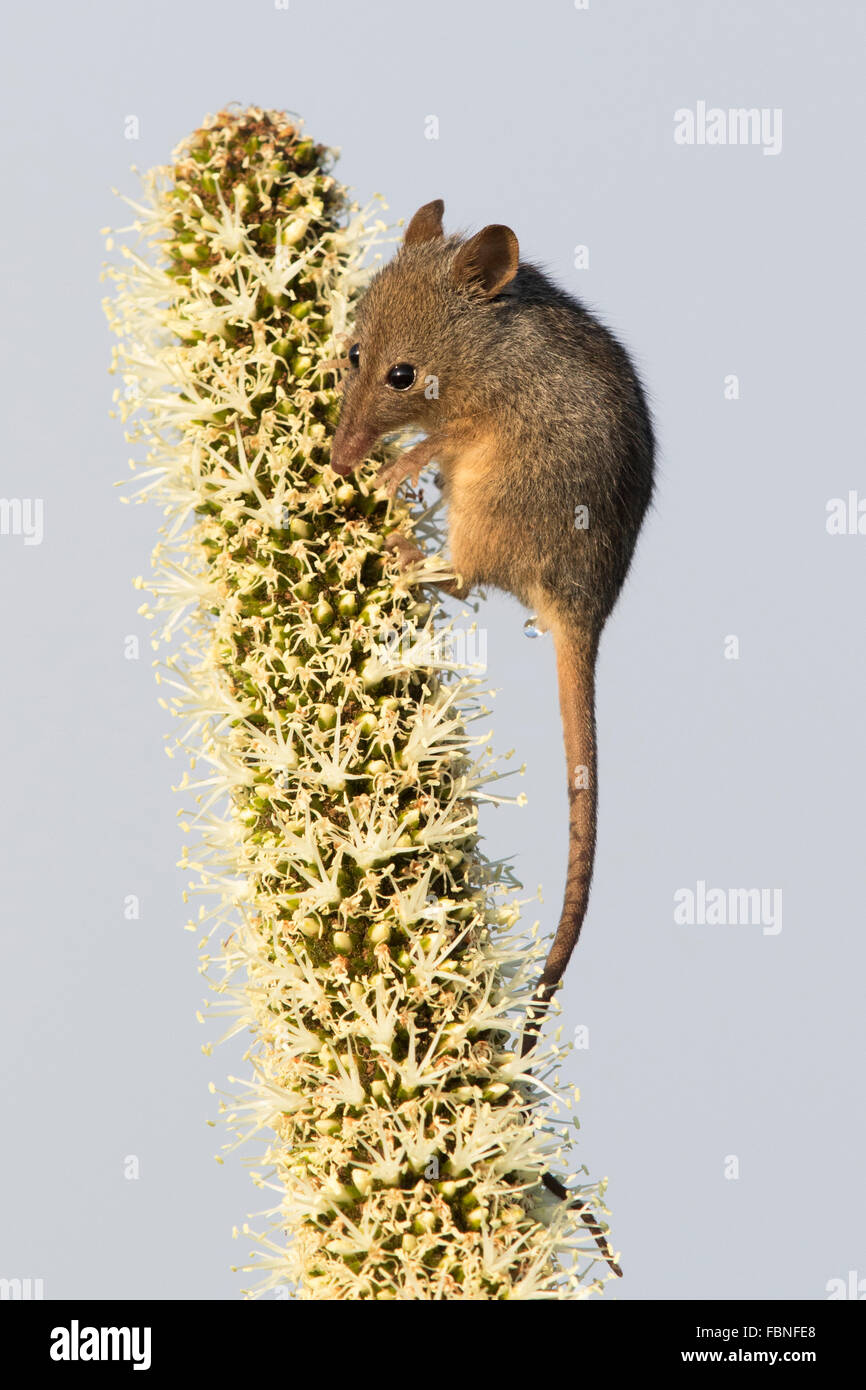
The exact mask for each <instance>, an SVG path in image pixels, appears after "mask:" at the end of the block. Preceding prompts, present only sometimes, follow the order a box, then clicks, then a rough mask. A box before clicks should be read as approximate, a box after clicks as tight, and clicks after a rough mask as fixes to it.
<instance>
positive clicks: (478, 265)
mask: <svg viewBox="0 0 866 1390" xmlns="http://www.w3.org/2000/svg"><path fill="white" fill-rule="evenodd" d="M443 212H444V204H443V202H442V200H441V198H437V199H436V200H435V201H434V202H432V203H425V205H424V207H422V208H419V209H418V211H417V212H416V213H415V216H414V217H413V218H412V220H411V222H410V223H409V226H408V227H407V228H406V234H405V236H404V238H403V243H402V245H401V247H400V249H399V251H398V252H397V255H396V256H395V257H394V259H393V260H392V261H390V262H389V264H388V265H386V266H384V267H383V268H382V270H380V271H379V272H378V273H377V274H376V275H375V276H374V277H373V279H372V281H371V282H370V287H369V289H368V290H367V292H366V294H365V295H364V297H363V298H362V300H361V301H360V303H359V305H358V310H357V315H356V318H355V339H354V342H353V343H352V345H351V347H350V349H349V355H348V357H349V365H348V367H347V368H346V371H345V374H344V377H343V391H344V399H343V408H342V411H341V413H340V423H339V426H338V429H337V433H336V436H335V438H334V444H333V449H332V452H331V467H332V468H333V469H334V470H335V471H336V472H337V473H341V474H344V475H345V474H347V473H351V472H352V470H353V469H354V468H356V467H357V465H358V464H359V463H360V462H361V461H362V459H364V458H366V456H367V455H368V454H369V453H370V451H371V449H372V448H373V446H374V445H375V444H376V442H377V441H378V440H379V439H381V438H382V436H383V435H384V434H390V433H392V432H394V431H396V430H399V429H403V428H405V427H406V426H413V427H415V428H417V429H423V430H427V431H428V432H429V431H432V430H433V429H435V428H440V427H441V426H442V425H443V424H445V423H446V422H447V421H448V420H453V419H456V418H457V417H458V416H460V415H461V414H462V413H463V412H465V411H466V410H467V409H468V408H469V407H470V405H471V402H472V400H473V399H474V398H475V396H476V394H477V390H478V382H479V379H480V376H481V374H482V372H483V368H484V362H485V359H486V358H487V357H488V353H489V341H488V339H489V334H488V333H487V332H485V325H486V323H489V317H490V314H491V312H495V309H494V304H493V301H494V300H495V297H496V296H497V295H498V294H499V293H500V292H501V291H502V290H503V289H504V288H505V286H506V285H508V284H509V283H510V281H511V280H513V278H514V276H515V274H516V272H517V265H518V246H517V238H516V236H515V235H514V233H513V232H512V231H511V230H510V228H508V227H502V226H498V225H495V226H489V227H484V228H483V229H482V231H480V232H478V233H477V234H476V235H475V236H473V237H470V238H469V239H468V240H463V239H461V238H460V237H455V236H451V237H446V236H445V235H444V233H443V231H442V213H443Z"/></svg>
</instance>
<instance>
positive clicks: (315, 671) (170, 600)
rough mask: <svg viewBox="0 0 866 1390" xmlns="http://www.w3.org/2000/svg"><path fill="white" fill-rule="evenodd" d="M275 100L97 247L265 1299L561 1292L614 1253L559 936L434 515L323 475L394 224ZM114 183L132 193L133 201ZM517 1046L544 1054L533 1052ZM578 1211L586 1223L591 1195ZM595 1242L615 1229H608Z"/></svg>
mask: <svg viewBox="0 0 866 1390" xmlns="http://www.w3.org/2000/svg"><path fill="white" fill-rule="evenodd" d="M332 165H333V157H332V153H331V152H330V151H329V150H327V149H325V148H323V147H322V146H320V145H316V144H315V143H314V142H313V141H312V140H311V139H309V138H308V137H307V136H306V135H305V134H304V133H303V131H302V130H301V129H300V128H299V125H298V123H297V122H296V121H295V120H292V119H289V118H288V117H287V116H285V115H284V114H282V113H280V112H276V111H267V110H259V109H256V108H251V109H246V110H229V111H222V112H220V113H219V114H218V115H217V116H216V117H213V118H209V119H208V120H207V121H206V122H205V124H204V125H203V126H202V128H201V129H199V130H197V131H196V132H195V134H194V135H192V136H191V137H190V138H189V139H188V140H186V141H184V142H183V143H182V144H181V145H180V146H179V147H178V149H177V150H176V151H175V153H174V155H173V158H172V163H171V164H170V165H169V166H167V167H165V168H160V169H156V170H153V171H151V172H150V173H149V174H147V175H145V176H144V177H143V179H142V194H141V196H140V197H139V198H138V199H137V200H136V201H133V202H131V206H132V207H133V210H134V221H133V223H132V225H131V226H129V227H126V228H124V229H122V232H119V233H114V236H113V237H112V236H110V237H109V240H108V246H109V250H110V251H114V240H115V239H119V241H120V242H121V243H122V244H120V245H119V246H118V247H117V250H116V251H115V254H114V255H113V256H112V258H111V260H110V261H109V263H108V264H107V266H106V275H107V277H108V278H109V279H110V281H111V282H112V289H113V293H112V294H111V295H110V297H109V298H108V299H107V300H106V312H107V314H108V317H109V320H110V323H111V325H112V328H113V329H114V330H115V332H116V333H117V335H118V340H119V341H118V344H117V346H116V347H115V351H114V361H113V370H114V371H115V372H116V374H117V375H118V377H119V380H120V382H121V383H122V385H119V386H118V388H117V390H116V392H115V399H116V402H117V413H118V414H119V416H120V417H121V418H122V419H123V420H124V421H125V422H127V430H128V434H127V437H128V439H129V440H130V441H131V443H132V444H133V445H134V447H135V451H136V458H135V459H134V460H133V462H132V467H133V474H132V478H131V481H132V483H133V491H132V493H131V494H129V496H130V497H131V498H134V499H135V500H136V501H146V500H153V501H155V502H156V503H157V504H158V505H159V506H160V507H161V509H162V512H163V515H164V522H163V525H162V528H161V532H160V540H159V543H158V544H157V546H156V549H155V551H154V554H153V573H152V576H151V577H150V578H149V579H148V580H146V581H145V580H143V579H141V580H137V581H136V583H137V584H138V585H139V587H141V588H142V589H144V590H145V591H147V592H148V594H149V597H148V599H147V601H146V602H145V604H144V606H143V608H142V610H141V611H142V612H143V613H144V614H145V615H146V617H147V618H148V619H152V620H153V621H154V622H155V624H156V629H155V639H154V646H155V647H157V648H158V650H159V651H160V653H161V659H158V660H157V662H156V663H155V664H156V667H157V676H158V679H159V681H160V682H161V688H162V691H163V692H164V694H165V703H166V705H167V707H168V708H169V709H170V710H171V711H172V712H173V713H174V714H175V715H176V716H177V717H178V721H179V729H180V732H179V733H178V735H177V737H176V739H173V740H171V742H170V747H169V752H170V753H176V752H179V753H180V754H181V755H182V756H183V758H184V760H185V761H187V760H188V770H187V771H185V772H184V773H183V776H182V778H181V780H180V787H181V790H182V791H183V793H184V796H185V798H186V799H187V803H188V810H187V811H186V814H185V818H184V820H182V822H181V823H182V826H183V829H184V833H185V835H186V837H187V843H186V845H185V848H184V849H183V858H182V862H183V864H184V865H185V866H186V867H188V869H189V870H190V873H191V874H192V875H193V881H192V883H191V891H192V892H193V893H194V894H195V896H196V898H197V899H200V900H201V906H200V907H199V909H198V913H197V917H196V921H195V922H194V923H191V924H190V925H191V926H192V927H193V928H194V929H195V930H198V931H199V932H200V933H202V941H201V951H202V969H203V972H204V974H205V975H206V978H207V980H208V982H209V984H210V986H211V991H212V994H211V1003H210V1008H211V1012H223V1013H225V1014H226V1015H227V1016H228V1018H227V1023H228V1026H227V1031H226V1034H225V1036H231V1035H232V1034H236V1033H238V1032H241V1031H244V1030H248V1031H249V1033H250V1034H251V1035H252V1041H251V1044H250V1047H249V1050H248V1052H247V1054H246V1059H247V1062H248V1064H249V1068H250V1075H249V1077H248V1078H247V1079H246V1080H244V1081H242V1082H240V1083H236V1084H239V1085H240V1086H241V1087H242V1090H241V1092H240V1094H238V1095H237V1096H234V1097H233V1098H232V1099H231V1100H230V1101H227V1102H224V1103H223V1105H222V1109H223V1110H224V1112H225V1117H226V1119H227V1121H228V1125H229V1131H230V1134H231V1136H232V1138H231V1142H230V1143H229V1144H228V1145H227V1146H226V1147H227V1148H234V1147H235V1146H236V1145H237V1144H239V1143H241V1142H244V1141H249V1140H250V1139H256V1140H257V1141H258V1142H259V1143H260V1144H261V1146H262V1148H261V1160H260V1162H261V1166H260V1168H258V1169H257V1170H256V1171H255V1172H254V1175H253V1176H254V1180H255V1181H256V1183H257V1184H258V1185H259V1187H260V1188H261V1189H262V1190H263V1191H264V1192H266V1193H267V1194H268V1196H267V1199H266V1200H267V1202H268V1204H269V1205H268V1208H267V1210H266V1211H265V1212H264V1213H262V1214H261V1216H260V1218H259V1221H258V1224H257V1228H256V1230H255V1231H254V1230H252V1229H250V1227H248V1226H244V1227H243V1233H244V1235H245V1236H249V1237H252V1238H253V1246H254V1249H253V1252H252V1254H251V1255H250V1262H249V1264H247V1265H245V1266H243V1268H244V1269H245V1270H246V1271H248V1272H250V1273H252V1274H253V1276H254V1279H255V1283H254V1284H253V1286H252V1287H251V1288H249V1289H248V1290H247V1291H246V1292H247V1293H248V1294H249V1296H253V1297H255V1296H260V1295H261V1294H263V1293H266V1292H268V1291H275V1290H277V1289H279V1290H281V1291H285V1290H288V1291H289V1292H290V1293H291V1295H292V1296H293V1297H299V1298H304V1299H323V1300H329V1299H473V1300H479V1299H572V1298H579V1297H583V1296H585V1295H587V1294H589V1293H592V1292H595V1291H598V1290H599V1289H600V1288H601V1287H602V1284H603V1282H604V1279H605V1278H607V1277H609V1270H608V1267H607V1265H606V1264H605V1261H604V1259H603V1258H602V1255H601V1254H600V1253H599V1245H598V1241H597V1237H598V1236H599V1230H600V1228H599V1226H598V1225H596V1224H594V1223H595V1222H598V1221H600V1217H599V1215H598V1213H599V1212H601V1211H604V1210H605V1208H604V1206H603V1187H604V1185H603V1184H601V1183H589V1182H587V1183H585V1184H581V1185H580V1186H579V1187H577V1188H575V1189H574V1191H575V1192H576V1193H578V1194H579V1196H580V1197H581V1199H582V1201H583V1203H584V1204H585V1205H584V1206H583V1208H582V1209H578V1208H576V1207H575V1206H574V1205H569V1203H567V1202H563V1201H560V1200H557V1199H556V1197H555V1196H553V1195H552V1194H551V1192H549V1191H548V1189H547V1188H546V1187H545V1186H544V1184H543V1182H542V1178H543V1176H544V1175H545V1173H547V1172H548V1171H549V1170H550V1169H551V1168H552V1167H554V1168H558V1169H559V1170H560V1171H563V1170H565V1169H567V1168H568V1165H569V1163H570V1161H571V1158H570V1147H569V1146H570V1142H571V1136H572V1133H573V1124H574V1121H573V1118H572V1117H571V1116H570V1114H569V1112H570V1110H571V1106H572V1100H573V1093H572V1092H571V1091H570V1090H569V1089H568V1088H566V1087H564V1086H563V1085H562V1083H560V1081H559V1079H558V1071H559V1067H560V1065H561V1062H562V1059H563V1057H564V1056H565V1053H566V1049H565V1048H564V1047H562V1046H560V1045H559V1043H558V1042H554V1043H551V1044H549V1045H548V1046H546V1047H545V1048H542V1047H540V1046H539V1047H538V1048H537V1049H536V1051H535V1052H534V1053H533V1054H532V1055H531V1056H530V1057H528V1058H526V1059H525V1061H522V1060H521V1057H520V1032H521V1028H522V1027H523V1024H524V1021H525V1017H526V1012H527V1009H528V1008H529V1006H530V1004H531V1000H532V991H533V987H534V984H535V979H536V974H537V970H538V962H539V959H540V958H541V956H543V949H542V947H541V946H540V944H539V943H538V942H537V941H536V938H535V929H533V930H532V931H525V930H522V929H521V928H520V924H519V918H520V910H519V904H518V902H517V901H516V899H515V893H516V891H517V889H518V888H519V885H518V884H516V883H515V881H514V880H513V878H512V876H511V874H510V872H509V871H508V869H507V866H505V865H503V864H497V863H492V862H490V861H489V860H488V859H486V858H485V856H484V854H483V853H482V850H481V849H480V847H479V843H478V829H477V818H478V808H479V804H480V803H481V802H482V801H484V800H500V799H504V798H501V797H499V796H498V795H497V793H495V792H494V790H493V789H492V788H493V784H494V782H495V781H496V779H497V776H498V775H499V774H498V773H497V770H496V765H495V764H494V762H493V759H492V755H491V754H490V753H489V751H488V749H487V745H486V741H485V737H484V736H483V735H478V734H475V733H473V732H471V726H472V724H473V722H474V721H475V720H476V719H477V718H478V716H479V715H480V714H481V713H483V708H482V706H481V704H480V701H479V677H478V676H477V674H473V671H472V669H471V666H470V665H468V664H467V663H464V662H461V661H459V660H457V659H455V655H454V653H455V650H456V649H457V644H456V643H455V642H453V641H452V640H450V639H451V637H452V626H451V624H449V623H448V622H447V621H446V620H445V618H444V616H443V614H442V613H441V611H440V608H439V601H438V598H437V596H436V591H435V590H434V589H426V588H422V587H420V581H422V580H424V579H428V578H430V577H435V576H437V575H439V576H442V575H446V574H447V570H446V569H445V568H444V566H443V563H442V561H441V560H440V559H437V558H435V557H431V558H430V559H428V560H427V561H426V562H425V563H424V565H423V566H421V567H417V568H416V570H415V571H411V572H407V573H404V574H400V572H399V565H398V561H397V560H396V558H395V557H394V556H393V554H392V552H391V551H389V550H388V549H387V548H386V547H385V540H386V537H387V536H388V534H389V533H390V532H392V531H395V530H400V531H402V532H403V533H404V534H407V535H408V534H411V533H412V531H413V530H414V531H415V533H416V535H420V536H421V537H422V538H423V539H425V540H427V541H431V540H432V541H433V542H434V543H435V538H436V534H437V533H436V517H435V509H433V510H427V511H424V509H423V506H422V505H421V504H420V499H419V498H418V497H417V496H416V497H415V499H414V503H413V505H412V507H410V504H409V503H408V502H406V501H403V500H397V501H392V500H390V499H389V498H388V496H387V494H386V492H385V490H384V489H382V488H380V487H378V486H377V482H376V465H375V464H374V463H368V464H365V465H364V466H363V467H362V468H361V469H360V470H359V472H358V474H357V475H356V476H355V477H354V478H353V479H352V481H351V482H347V481H345V480H343V479H341V478H339V477H337V476H336V474H335V473H334V472H333V471H332V470H331V469H330V468H329V466H328V460H329V450H330V439H331V436H332V433H333V426H334V423H335V419H336V415H337V390H336V376H335V373H334V370H333V368H329V367H327V366H325V365H323V364H325V363H326V362H327V361H328V360H329V359H333V358H335V357H337V356H339V354H340V352H341V350H342V343H343V342H344V336H343V335H344V333H345V330H346V327H347V323H348V322H349V321H350V318H351V313H352V305H353V302H354V300H355V299H356V297H357V295H358V293H359V291H360V289H361V288H362V286H363V283H364V280H365V276H366V274H367V271H366V269H365V267H366V266H367V265H368V264H369V262H370V260H371V253H372V252H373V251H374V248H375V246H376V245H377V243H379V242H381V241H382V240H383V239H385V237H386V235H387V229H386V227H385V225H384V224H383V222H382V221H381V219H380V215H379V211H378V209H377V207H376V205H373V206H372V207H371V208H370V209H367V210H358V209H357V207H356V206H354V205H351V204H350V203H349V201H348V199H347V197H346V194H345V192H344V190H343V189H342V188H341V187H340V185H339V184H338V183H337V182H336V181H335V178H334V176H333V173H332V172H331V170H332ZM127 201H128V202H130V201H131V200H127ZM530 1064H531V1066H530ZM589 1213H591V1214H592V1220H590V1219H589V1215H588V1214H589ZM602 1244H603V1242H602Z"/></svg>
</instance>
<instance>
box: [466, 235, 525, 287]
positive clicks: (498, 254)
mask: <svg viewBox="0 0 866 1390" xmlns="http://www.w3.org/2000/svg"><path fill="white" fill-rule="evenodd" d="M519 255H520V248H519V247H518V245H517V237H516V236H515V235H514V233H513V232H512V230H511V228H510V227H502V226H500V225H499V223H494V224H493V225H492V226H490V227H482V228H481V231H480V232H476V233H475V236H473V237H470V238H469V240H468V241H464V243H463V245H462V246H461V247H460V250H459V251H458V252H457V255H456V256H455V258H454V268H453V272H452V273H453V275H454V279H455V280H456V281H457V283H458V284H462V285H469V284H476V285H478V286H480V288H481V289H482V290H483V291H484V293H485V295H487V297H488V298H490V297H491V296H492V295H494V294H498V293H499V291H500V290H501V289H502V288H503V286H505V285H507V284H508V282H509V280H513V279H514V276H515V275H516V273H517V262H518V259H519Z"/></svg>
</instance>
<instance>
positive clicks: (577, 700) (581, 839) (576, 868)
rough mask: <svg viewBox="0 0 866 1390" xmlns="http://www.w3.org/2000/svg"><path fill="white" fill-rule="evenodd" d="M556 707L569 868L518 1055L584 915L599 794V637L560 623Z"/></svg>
mask: <svg viewBox="0 0 866 1390" xmlns="http://www.w3.org/2000/svg"><path fill="white" fill-rule="evenodd" d="M553 631H554V638H555V641H556V668H557V675H558V678H559V708H560V713H561V715H562V732H563V738H564V741H565V763H566V771H567V776H568V870H567V873H566V878H565V898H564V901H563V904H562V913H561V915H560V918H559V925H558V926H557V928H556V936H555V937H554V938H553V944H552V945H551V948H550V951H549V952H548V955H547V960H546V961H545V963H544V969H543V971H542V973H541V978H540V979H539V981H538V986H537V988H536V992H535V998H536V1001H537V1005H536V1007H535V1009H534V1010H533V1011H532V1012H531V1014H530V1017H529V1021H528V1023H527V1027H526V1030H525V1032H524V1035H523V1045H522V1053H521V1055H523V1056H525V1055H526V1053H527V1052H529V1050H530V1049H531V1048H532V1047H533V1046H534V1044H535V1041H536V1038H537V1035H538V1030H539V1028H540V1026H541V1020H542V1018H543V1017H544V1012H545V1010H546V1008H547V1005H548V1004H549V1003H550V1000H551V999H552V998H553V994H554V991H555V990H556V987H557V985H558V984H559V982H560V980H561V979H562V977H563V975H564V974H565V969H566V966H567V965H568V962H569V961H570V959H571V953H572V951H573V950H574V948H575V946H576V945H577V938H578V936H579V935H580V929H581V927H582V926H583V919H584V917H585V915H586V905H587V902H588V900H589V885H590V880H591V879H592V864H593V859H594V857H595V821H596V806H597V800H598V794H597V786H596V749H595V656H596V651H597V649H598V637H597V636H595V635H593V634H586V635H585V636H583V637H580V636H576V635H575V634H574V632H573V631H572V630H569V629H568V628H566V627H565V626H564V625H563V624H561V623H560V624H557V625H556V626H555V627H554V629H553Z"/></svg>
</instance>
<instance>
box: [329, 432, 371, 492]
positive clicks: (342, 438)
mask: <svg viewBox="0 0 866 1390" xmlns="http://www.w3.org/2000/svg"><path fill="white" fill-rule="evenodd" d="M378 438H379V435H378V433H377V431H376V430H375V429H370V428H365V427H364V426H363V425H360V426H357V425H356V426H353V425H351V424H349V423H344V422H343V421H342V420H341V421H340V423H339V425H338V426H337V433H336V434H335V435H334V443H333V445H332V446H331V467H332V468H333V470H334V472H335V473H339V474H340V477H341V478H346V477H348V475H349V474H350V473H353V472H354V471H355V469H356V468H357V467H358V464H359V463H361V462H362V461H363V460H364V459H365V458H366V457H367V455H368V453H369V452H370V450H371V449H372V447H373V445H374V444H375V443H376V440H377V439H378Z"/></svg>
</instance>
